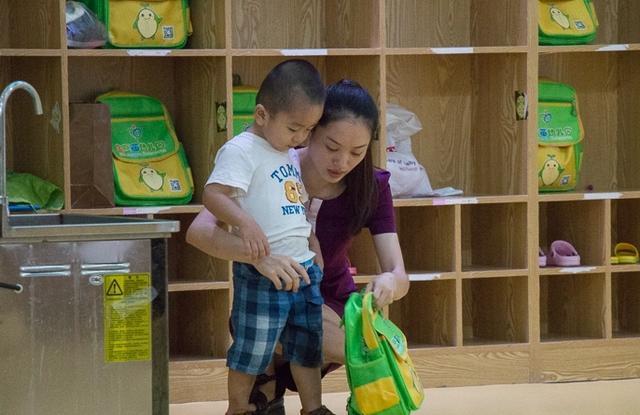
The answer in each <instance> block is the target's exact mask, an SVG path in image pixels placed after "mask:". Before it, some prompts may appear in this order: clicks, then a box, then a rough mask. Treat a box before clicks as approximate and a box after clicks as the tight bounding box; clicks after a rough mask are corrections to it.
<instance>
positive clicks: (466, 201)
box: [433, 197, 478, 206]
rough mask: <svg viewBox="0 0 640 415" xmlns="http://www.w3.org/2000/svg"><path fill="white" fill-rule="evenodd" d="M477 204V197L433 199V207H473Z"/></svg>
mask: <svg viewBox="0 0 640 415" xmlns="http://www.w3.org/2000/svg"><path fill="white" fill-rule="evenodd" d="M477 203H478V198H477V197H437V198H435V199H433V205H434V206H442V205H475V204H477Z"/></svg>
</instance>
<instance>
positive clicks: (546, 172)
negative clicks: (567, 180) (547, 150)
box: [538, 154, 564, 186]
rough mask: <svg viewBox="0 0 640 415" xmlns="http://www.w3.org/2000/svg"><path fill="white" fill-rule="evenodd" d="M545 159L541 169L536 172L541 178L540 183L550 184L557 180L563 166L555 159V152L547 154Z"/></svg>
mask: <svg viewBox="0 0 640 415" xmlns="http://www.w3.org/2000/svg"><path fill="white" fill-rule="evenodd" d="M547 157H548V158H547V159H546V160H545V161H544V163H543V164H542V169H540V172H538V176H539V177H540V179H541V180H542V184H543V185H545V186H550V185H551V184H553V182H555V181H556V180H558V177H560V174H561V173H562V172H563V171H564V168H563V167H562V166H561V165H560V162H558V160H556V156H555V154H547Z"/></svg>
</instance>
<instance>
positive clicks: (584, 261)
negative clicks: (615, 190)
mask: <svg viewBox="0 0 640 415" xmlns="http://www.w3.org/2000/svg"><path fill="white" fill-rule="evenodd" d="M604 212H605V202H604V201H600V200H592V201H569V202H542V203H540V209H539V218H538V220H539V230H540V232H539V235H540V247H541V248H542V250H543V251H544V252H545V253H548V252H549V248H550V246H551V243H552V242H553V241H556V240H564V241H567V242H569V243H570V244H571V245H573V246H574V248H575V249H576V251H578V255H580V265H583V266H601V265H605V258H606V257H607V253H606V252H605V240H604V238H603V236H602V235H603V234H604V229H605V223H604V222H605V219H604V218H605V216H604Z"/></svg>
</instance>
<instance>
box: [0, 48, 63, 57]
mask: <svg viewBox="0 0 640 415" xmlns="http://www.w3.org/2000/svg"><path fill="white" fill-rule="evenodd" d="M0 56H32V57H51V56H59V57H61V56H62V49H8V48H7V49H0Z"/></svg>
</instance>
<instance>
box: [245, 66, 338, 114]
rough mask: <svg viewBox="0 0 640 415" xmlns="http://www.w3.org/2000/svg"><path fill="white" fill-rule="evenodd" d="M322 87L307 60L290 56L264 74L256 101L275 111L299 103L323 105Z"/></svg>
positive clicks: (288, 109)
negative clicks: (302, 101)
mask: <svg viewBox="0 0 640 415" xmlns="http://www.w3.org/2000/svg"><path fill="white" fill-rule="evenodd" d="M325 95H326V92H325V87H324V84H323V82H322V79H321V78H320V73H319V72H318V70H317V69H316V67H315V66H313V65H312V64H311V63H309V62H307V61H305V60H302V59H291V60H287V61H284V62H281V63H279V64H278V65H276V66H275V67H274V68H273V69H272V70H271V71H270V72H269V74H268V75H267V77H266V78H264V81H262V84H261V85H260V89H259V90H258V95H257V96H256V104H262V105H263V106H264V107H265V108H266V109H267V111H269V112H271V113H273V114H277V113H278V112H280V111H290V110H291V109H293V108H294V107H295V106H296V105H299V104H300V103H301V101H300V100H301V99H304V100H306V102H308V103H310V104H318V105H324V99H325Z"/></svg>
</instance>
